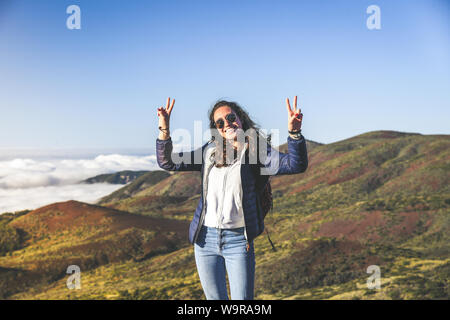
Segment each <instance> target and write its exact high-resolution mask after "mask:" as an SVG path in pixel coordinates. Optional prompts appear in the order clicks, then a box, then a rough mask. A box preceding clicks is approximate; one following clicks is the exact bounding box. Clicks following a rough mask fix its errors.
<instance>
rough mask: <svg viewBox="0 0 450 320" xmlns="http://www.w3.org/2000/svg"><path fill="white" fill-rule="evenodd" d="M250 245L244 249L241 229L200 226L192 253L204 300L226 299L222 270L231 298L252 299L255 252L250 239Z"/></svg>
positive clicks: (245, 243) (244, 242)
mask: <svg viewBox="0 0 450 320" xmlns="http://www.w3.org/2000/svg"><path fill="white" fill-rule="evenodd" d="M249 245H250V247H249V249H248V251H247V241H246V240H245V236H244V228H237V229H216V228H211V227H206V226H202V228H201V230H200V234H199V236H198V239H197V242H196V243H195V244H194V252H195V263H196V264H197V270H198V275H199V277H200V282H201V284H202V287H203V291H204V292H205V296H206V299H208V300H228V293H227V286H226V278H225V273H228V280H229V283H230V293H231V299H233V300H252V299H253V290H254V283H255V251H254V247H253V242H251V243H249Z"/></svg>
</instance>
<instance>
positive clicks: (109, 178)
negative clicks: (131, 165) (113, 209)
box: [81, 170, 148, 184]
mask: <svg viewBox="0 0 450 320" xmlns="http://www.w3.org/2000/svg"><path fill="white" fill-rule="evenodd" d="M147 172H148V171H131V170H124V171H119V172H115V173H109V174H108V173H107V174H100V175H98V176H95V177H92V178H89V179H86V180H83V181H81V183H88V184H92V183H112V184H127V183H130V182H132V181H134V180H135V179H137V178H139V177H140V176H142V175H144V174H146V173H147Z"/></svg>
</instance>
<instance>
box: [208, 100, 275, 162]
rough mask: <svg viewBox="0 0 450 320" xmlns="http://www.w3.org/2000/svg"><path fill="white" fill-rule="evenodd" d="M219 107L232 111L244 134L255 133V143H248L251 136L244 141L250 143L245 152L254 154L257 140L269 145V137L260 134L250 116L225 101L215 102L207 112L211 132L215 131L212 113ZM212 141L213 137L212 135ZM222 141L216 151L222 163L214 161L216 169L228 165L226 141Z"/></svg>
mask: <svg viewBox="0 0 450 320" xmlns="http://www.w3.org/2000/svg"><path fill="white" fill-rule="evenodd" d="M220 107H229V108H230V109H231V110H233V112H234V113H235V114H236V115H237V116H238V117H239V119H240V121H241V123H242V130H243V131H244V132H245V131H247V130H249V129H253V130H255V132H256V136H257V140H256V141H249V140H251V139H252V137H251V136H246V137H245V139H246V141H247V142H250V150H247V152H249V151H250V152H256V151H257V150H256V149H257V147H256V146H258V140H259V139H263V140H264V141H265V142H266V144H269V145H270V138H271V136H270V135H267V136H266V135H265V134H264V133H263V132H261V128H260V126H259V125H258V124H257V123H256V122H254V121H253V120H252V119H251V118H250V116H249V115H248V112H247V111H245V109H244V108H242V107H241V106H240V105H239V104H238V103H237V102H234V101H226V100H219V101H217V102H216V103H215V104H214V106H213V107H212V108H211V109H210V110H209V111H208V118H209V128H210V129H211V131H212V130H217V129H216V124H215V122H214V113H215V112H216V110H217V109H219V108H220ZM212 136H213V138H212V140H215V139H214V135H212ZM221 140H222V142H223V143H222V147H221V148H217V150H218V155H217V156H218V157H217V158H218V159H222V161H215V166H216V167H222V166H228V165H229V164H230V159H227V154H226V149H227V143H229V142H227V140H226V139H221ZM216 144H218V142H217V141H216ZM233 149H234V155H233V157H232V158H233V159H231V160H234V159H236V157H237V150H236V148H235V147H233ZM212 156H214V157H215V153H213V154H212Z"/></svg>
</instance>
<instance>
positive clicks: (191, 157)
mask: <svg viewBox="0 0 450 320" xmlns="http://www.w3.org/2000/svg"><path fill="white" fill-rule="evenodd" d="M287 142H288V153H280V152H278V151H277V150H275V149H274V148H272V147H271V146H270V145H267V157H266V158H265V160H264V161H263V162H264V164H251V162H250V161H249V159H248V157H246V161H245V162H244V163H242V164H241V183H242V191H243V192H242V197H243V198H242V207H243V212H244V221H245V236H246V238H247V241H248V242H251V241H252V240H253V239H254V238H256V237H257V236H258V235H260V234H261V233H262V232H263V231H264V219H263V216H262V210H261V204H260V201H259V198H258V197H259V191H260V190H262V188H263V187H264V186H265V183H267V181H268V180H269V176H270V175H283V174H296V173H301V172H304V171H305V170H306V169H307V167H308V154H307V150H306V141H305V138H304V137H303V136H302V137H301V138H300V139H298V140H295V139H292V138H291V137H288V138H287ZM213 145H214V143H211V141H210V142H208V143H206V144H204V145H203V146H202V147H201V148H199V149H197V150H194V151H190V152H179V153H178V154H176V155H177V156H178V159H177V161H173V156H174V155H175V154H172V149H173V146H172V139H170V138H169V139H167V140H160V139H156V156H157V160H158V165H159V166H160V167H161V168H162V169H164V170H168V171H200V172H201V176H202V193H201V195H200V200H199V202H198V205H197V208H196V210H195V213H194V217H193V219H192V221H191V224H190V227H189V242H190V243H192V244H194V243H195V241H196V240H197V237H198V234H199V231H200V229H201V227H202V225H203V220H204V217H205V214H206V210H204V209H205V202H206V192H207V188H208V187H207V181H208V179H207V177H208V174H209V170H210V169H211V166H212V165H211V164H210V163H208V161H207V157H205V154H206V152H207V149H209V148H210V147H213Z"/></svg>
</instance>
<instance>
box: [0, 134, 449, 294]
mask: <svg viewBox="0 0 450 320" xmlns="http://www.w3.org/2000/svg"><path fill="white" fill-rule="evenodd" d="M307 143H308V157H309V168H308V170H307V171H306V172H305V173H303V174H297V175H289V176H277V177H272V178H271V183H272V189H273V195H274V210H273V212H270V213H269V214H268V216H267V217H266V227H267V229H268V230H269V231H270V237H271V239H272V241H273V242H274V244H275V247H276V248H277V251H273V250H272V249H271V246H270V243H269V242H268V241H267V239H266V237H265V236H264V235H262V236H260V237H258V238H257V239H256V240H255V250H256V263H257V273H256V288H255V293H256V298H259V299H448V298H449V296H450V295H449V293H450V289H449V280H448V279H449V278H450V239H449V237H450V236H449V235H450V219H449V212H450V210H449V208H450V187H449V183H448V181H450V179H449V178H450V151H449V150H450V136H448V135H420V134H415V133H403V132H395V131H374V132H368V133H365V134H361V135H358V136H355V137H351V138H349V139H345V140H342V141H338V142H335V143H331V144H319V143H315V142H312V141H308V142H307ZM279 149H280V151H284V150H286V145H281V146H279ZM145 177H147V178H145ZM140 179H143V180H145V179H149V181H150V182H148V183H147V184H145V183H144V182H143V181H139V180H140ZM199 188H200V176H199V173H198V172H182V173H174V174H169V173H167V172H163V171H153V172H150V173H146V174H145V175H143V176H141V177H139V178H137V179H136V180H135V181H133V182H131V183H129V184H128V185H127V186H125V187H124V188H122V189H119V190H118V191H116V192H115V193H113V194H111V195H110V196H108V197H105V198H104V199H102V201H101V202H100V203H99V205H97V206H93V205H87V204H82V203H79V202H67V203H63V204H53V205H50V206H46V207H43V208H40V209H38V210H35V211H32V212H28V213H25V214H23V215H20V216H17V217H15V216H5V217H3V218H2V220H0V248H1V243H2V241H1V239H5V238H7V237H6V236H5V235H9V238H8V239H16V242H14V243H13V242H7V241H3V242H4V243H7V244H8V245H7V246H6V245H4V248H9V249H5V250H6V251H5V250H4V251H5V252H6V255H5V256H3V257H0V292H1V293H2V295H3V297H6V298H10V299H29V298H32V299H37V298H39V299H48V298H51V299H68V298H70V299H199V298H202V297H203V293H202V290H201V286H200V283H199V279H198V276H197V273H196V269H195V262H194V258H193V250H192V246H190V245H189V244H188V243H187V225H188V223H189V221H190V219H191V217H192V214H193V211H194V209H195V206H196V204H197V201H198V194H199V192H200V189H199ZM66 207H67V208H66ZM140 219H142V220H140ZM147 219H148V220H147ZM131 221H132V222H131ZM72 225H73V226H72ZM2 230H3V231H2ZM2 232H3V238H2ZM171 232H173V234H172V233H171ZM11 235H13V236H11ZM154 235H156V236H154ZM163 235H167V236H168V237H169V238H167V239H166V240H164V241H166V242H164V243H165V244H164V243H159V242H158V241H157V240H156V239H157V238H158V239H159V237H160V236H161V237H163ZM170 235H172V236H171V237H170ZM83 246H84V247H83ZM159 246H161V247H162V248H163V249H161V250H160V251H158V248H159ZM87 248H93V249H92V250H91V251H90V249H87ZM100 248H101V249H100ZM103 248H108V249H107V250H104V249H103ZM99 252H107V257H106V258H104V257H102V255H101V253H99ZM125 253H128V255H126V254H125ZM96 255H97V256H96ZM76 259H78V260H76ZM83 259H84V260H83ZM89 259H90V260H89ZM58 261H59V262H58ZM75 262H77V263H80V264H82V266H83V267H82V270H84V271H83V274H82V277H83V278H82V279H84V280H83V287H82V289H81V290H72V291H71V290H68V289H67V287H66V285H65V280H66V278H65V277H64V273H63V271H64V268H63V266H66V267H67V265H68V264H69V263H75ZM58 263H60V264H58ZM370 265H377V266H379V268H380V270H381V289H374V290H370V289H368V288H367V285H366V281H367V278H368V277H369V276H370V274H368V273H367V267H368V266H370ZM53 266H59V269H58V268H53ZM36 270H41V271H42V272H45V274H47V275H48V277H47V278H45V280H40V281H37V280H36V281H34V282H33V281H31V280H30V281H28V282H27V281H25V282H23V283H24V284H23V285H21V286H18V288H17V289H14V290H12V289H10V287H11V285H13V284H16V282H14V281H18V280H14V279H22V278H24V279H28V278H27V277H30V279H33V277H32V275H33V273H32V272H34V271H36ZM149 270H150V272H149ZM28 272H31V275H30V274H28ZM18 274H22V276H21V277H22V278H21V277H19V276H18ZM5 288H6V289H5Z"/></svg>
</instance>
